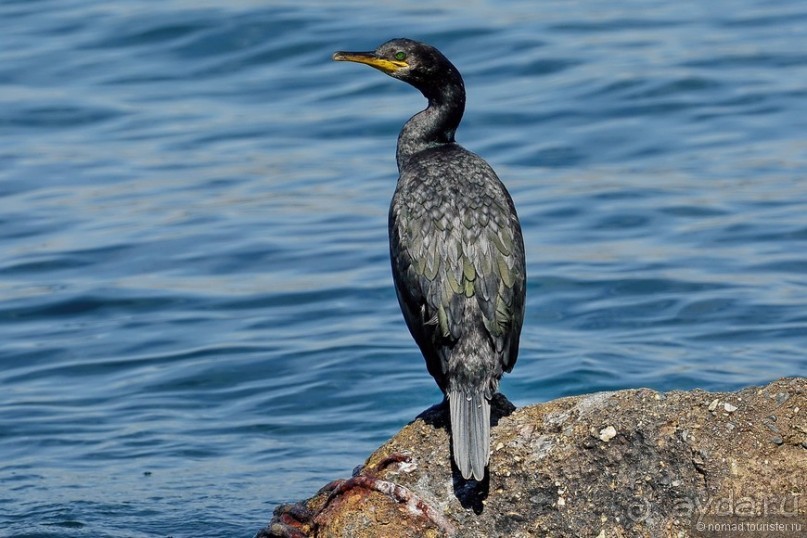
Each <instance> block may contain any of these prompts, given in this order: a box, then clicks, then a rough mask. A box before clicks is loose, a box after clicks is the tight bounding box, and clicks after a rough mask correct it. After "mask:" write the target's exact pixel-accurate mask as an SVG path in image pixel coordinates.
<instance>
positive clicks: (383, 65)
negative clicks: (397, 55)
mask: <svg viewBox="0 0 807 538" xmlns="http://www.w3.org/2000/svg"><path fill="white" fill-rule="evenodd" d="M333 60H334V61H335V62H356V63H360V64H367V65H369V66H371V67H375V68H376V69H378V70H379V71H383V72H384V73H386V74H388V75H391V74H392V73H395V72H396V71H398V70H399V69H403V68H405V67H409V64H408V63H406V62H402V61H398V60H388V59H386V58H379V57H378V56H376V54H375V52H342V51H339V52H334V53H333Z"/></svg>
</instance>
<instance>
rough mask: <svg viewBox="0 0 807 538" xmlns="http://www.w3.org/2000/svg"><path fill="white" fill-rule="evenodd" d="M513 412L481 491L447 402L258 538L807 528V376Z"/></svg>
mask: <svg viewBox="0 0 807 538" xmlns="http://www.w3.org/2000/svg"><path fill="white" fill-rule="evenodd" d="M728 400H731V401H735V402H742V405H740V406H737V407H735V406H733V405H732V406H731V407H733V408H734V409H732V410H731V411H729V409H728V408H727V407H726V406H724V410H725V411H726V412H727V413H731V415H730V417H731V422H728V424H731V425H732V428H728V427H727V420H728V416H729V415H724V414H716V413H714V411H715V410H716V409H717V405H718V404H714V406H712V405H711V403H710V402H715V401H722V402H727V401H728ZM507 404H509V402H507V401H506V399H504V398H503V397H501V396H500V395H497V398H496V401H495V402H494V406H493V413H492V421H493V424H494V425H493V427H492V428H491V435H492V443H491V446H492V447H494V450H492V452H491V459H490V467H489V476H488V477H487V478H486V479H485V480H484V481H483V482H475V481H464V480H463V479H462V478H461V476H460V475H459V472H458V471H457V470H456V469H455V468H453V466H452V464H451V459H450V453H449V438H448V433H447V425H448V417H447V412H446V410H445V408H444V407H443V406H435V407H434V408H431V409H429V410H427V411H426V412H424V413H423V414H422V415H421V416H420V417H418V419H416V420H415V421H413V422H412V423H410V424H409V425H407V426H406V427H404V428H403V429H402V430H401V431H400V432H399V433H398V434H397V435H396V436H395V437H393V438H392V439H391V440H389V441H388V442H387V443H385V444H384V445H383V446H381V447H380V448H379V449H378V450H376V452H374V453H373V454H372V455H371V456H370V457H369V459H368V460H367V462H366V464H365V465H364V466H363V467H361V468H360V469H359V470H358V471H357V473H356V474H355V475H354V477H352V478H350V479H347V480H342V481H335V482H332V483H331V484H328V485H327V486H325V487H324V488H323V489H322V490H320V491H319V492H318V493H317V494H316V495H314V496H313V497H311V498H310V499H308V500H306V501H302V502H300V503H296V504H291V505H284V506H281V507H278V508H277V509H276V510H275V513H274V517H273V519H272V521H271V522H270V524H269V526H267V527H266V528H265V529H263V530H262V531H261V532H260V533H259V534H258V537H260V538H267V537H271V536H287V537H289V536H290V537H305V536H312V537H313V536H316V537H343V536H344V537H351V538H361V537H370V536H373V537H374V536H385V537H389V538H396V537H420V536H427V537H428V536H433V537H438V536H460V537H489V536H512V537H528V536H608V537H611V536H624V537H629V536H647V537H656V536H663V537H666V536H675V537H679V536H680V537H687V536H704V535H705V534H703V533H702V532H700V529H702V527H700V525H702V524H704V522H706V523H709V522H711V523H715V522H717V523H728V524H732V523H734V524H736V523H737V521H738V518H739V519H740V521H741V522H748V521H760V520H757V519H753V520H749V519H748V518H749V517H757V516H762V515H763V514H764V515H765V517H766V518H767V519H766V521H768V522H770V521H776V522H780V523H781V522H784V523H787V522H793V521H799V522H800V523H801V524H802V525H807V502H805V501H804V499H800V497H799V496H804V494H805V493H807V449H806V448H807V421H805V417H804V416H803V414H802V413H801V412H800V410H801V409H805V408H807V380H805V379H804V378H786V379H781V380H778V381H775V382H773V383H771V384H770V385H768V386H766V387H763V388H758V387H754V388H747V389H744V390H742V391H739V392H737V393H721V394H709V393H706V392H703V391H700V390H695V391H691V392H680V391H674V392H669V393H666V394H664V395H661V397H658V393H654V392H653V391H649V390H647V389H641V390H624V391H619V392H609V393H598V394H590V395H583V396H574V397H569V398H561V399H559V400H554V401H551V402H547V403H544V404H537V405H532V406H528V407H524V408H521V409H518V410H513V408H512V407H509V406H508V405H507ZM727 405H730V404H727ZM772 416H775V417H776V418H775V419H774V420H775V428H776V431H777V434H776V438H775V441H774V442H771V428H770V424H771V423H772V422H773V421H772V419H771V417H772ZM617 432H618V435H617ZM592 434H593V435H592ZM612 434H613V435H612ZM598 437H599V438H600V439H598ZM603 437H607V441H606V439H603ZM780 439H781V443H779V440H780ZM742 518H745V519H742ZM776 518H778V519H776ZM788 518H789V519H788ZM794 535H795V533H794ZM715 536H716V535H715Z"/></svg>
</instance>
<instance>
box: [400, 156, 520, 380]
mask: <svg viewBox="0 0 807 538" xmlns="http://www.w3.org/2000/svg"><path fill="white" fill-rule="evenodd" d="M480 161H481V159H480ZM482 162H483V163H484V161H482ZM475 169H477V170H481V171H480V172H471V173H470V175H469V176H468V177H464V178H463V179H462V181H461V182H459V181H458V182H451V181H446V178H445V177H443V178H442V181H439V182H438V181H435V182H422V181H420V182H417V183H416V188H411V189H406V188H404V189H399V190H398V191H397V192H396V195H395V197H394V198H393V202H392V207H391V209H390V251H391V255H392V263H393V274H394V277H395V284H396V290H397V292H398V299H399V301H400V303H401V307H402V310H403V312H404V317H405V318H406V322H407V325H408V326H409V329H410V331H411V332H412V335H413V337H414V338H415V340H416V341H417V342H418V345H419V346H420V348H421V350H422V351H423V353H424V355H425V356H426V360H427V364H428V363H433V364H429V371H430V372H431V373H432V375H433V376H435V378H436V379H437V377H438V376H437V375H435V372H434V371H433V370H437V369H439V370H441V371H442V373H445V369H446V368H447V364H445V361H446V356H445V355H444V354H443V353H441V352H440V351H441V349H443V348H445V347H451V346H453V344H454V343H455V342H456V341H457V340H458V339H459V338H460V337H461V336H462V331H463V329H464V325H463V323H464V314H465V308H466V302H467V300H469V299H472V298H475V299H476V304H477V305H478V307H479V310H480V312H481V315H482V322H483V324H484V327H485V329H486V331H487V333H488V335H489V337H490V339H491V342H492V344H493V347H494V348H495V350H496V352H497V355H498V356H499V363H500V364H501V367H502V369H503V370H505V371H510V370H511V369H512V367H513V366H514V364H515V360H516V357H517V354H518V342H519V334H520V331H521V323H522V320H523V316H524V288H525V269H524V245H523V240H522V236H521V229H520V227H519V224H518V219H517V217H516V213H515V209H514V207H513V203H512V201H511V200H510V197H509V195H508V194H507V192H506V190H505V189H504V187H503V186H502V185H501V183H500V182H499V181H498V179H497V178H496V177H495V174H494V173H493V171H492V170H491V169H490V168H489V167H487V166H486V165H485V166H484V167H483V168H480V167H478V166H477V167H475ZM477 173H478V174H479V177H476V174H477ZM491 175H492V177H493V180H491V179H490V178H491ZM403 179H404V180H405V179H406V178H403ZM399 184H400V183H399ZM404 184H405V181H404ZM459 190H462V192H459ZM430 354H431V355H432V356H430ZM499 374H500V372H499ZM438 383H440V380H439V379H438Z"/></svg>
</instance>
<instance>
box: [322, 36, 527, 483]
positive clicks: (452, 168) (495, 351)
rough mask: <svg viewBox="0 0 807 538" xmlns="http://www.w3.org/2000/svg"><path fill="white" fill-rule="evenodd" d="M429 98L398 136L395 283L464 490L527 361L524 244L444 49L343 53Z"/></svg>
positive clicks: (407, 45)
mask: <svg viewBox="0 0 807 538" xmlns="http://www.w3.org/2000/svg"><path fill="white" fill-rule="evenodd" d="M333 60H335V61H347V62H357V63H360V64H366V65H369V66H371V67H374V68H376V69H378V70H379V71H381V72H383V73H385V74H387V75H389V76H391V77H393V78H396V79H398V80H401V81H403V82H406V83H408V84H410V85H411V86H413V87H415V88H416V89H418V90H420V92H421V93H422V94H423V96H424V97H425V98H426V100H427V103H428V104H427V106H426V108H425V109H424V110H422V111H420V112H418V113H417V114H415V115H414V116H412V117H411V118H410V119H409V120H408V121H407V122H406V123H405V124H404V126H403V129H402V130H401V132H400V135H399V136H398V143H397V150H396V161H397V165H398V172H399V177H398V182H397V185H396V188H395V193H394V195H393V198H392V202H391V204H390V210H389V239H390V259H391V262H392V275H393V280H394V283H395V290H396V295H397V297H398V302H399V305H400V307H401V311H402V313H403V317H404V320H405V321H406V325H407V327H408V328H409V331H410V333H411V335H412V337H413V338H414V340H415V342H416V343H417V345H418V347H419V348H420V351H421V353H422V354H423V357H424V358H425V361H426V367H427V369H428V371H429V373H430V374H431V375H432V377H434V380H435V381H436V382H437V385H438V386H439V387H440V389H441V390H442V392H443V394H444V396H445V398H446V399H447V400H448V406H449V412H450V417H449V418H450V431H451V448H452V452H453V459H454V463H455V465H456V468H457V469H458V470H459V471H460V473H461V474H462V477H463V479H465V480H470V479H473V480H476V481H482V480H484V478H485V476H486V473H487V472H488V464H489V461H490V411H491V398H492V397H493V395H494V394H495V393H496V391H497V390H498V386H499V381H500V379H501V377H502V375H503V373H505V372H510V371H511V370H512V369H513V366H515V363H516V359H517V357H518V347H519V339H520V335H521V327H522V323H523V320H524V304H525V296H526V281H527V276H526V266H525V256H524V239H523V235H522V231H521V225H520V222H519V219H518V215H517V213H516V208H515V205H514V204H513V200H512V198H511V196H510V193H509V192H508V191H507V189H506V188H505V186H504V184H503V183H502V182H501V180H500V179H499V178H498V176H497V175H496V173H495V172H494V171H493V168H491V166H490V165H489V164H488V163H487V162H486V161H485V160H484V159H482V158H481V157H480V156H478V155H476V154H475V153H472V152H471V151H468V150H467V149H465V148H464V147H462V146H461V145H459V144H458V143H457V142H456V141H455V132H456V130H457V127H459V124H460V121H461V120H462V116H463V114H464V112H465V83H464V81H463V78H462V76H461V75H460V72H459V71H458V70H457V68H456V67H455V66H454V65H453V64H452V63H451V62H450V61H449V60H448V59H447V58H446V57H445V56H444V55H443V54H442V53H441V52H440V51H439V50H438V49H436V48H435V47H433V46H431V45H428V44H425V43H421V42H418V41H414V40H411V39H405V38H399V39H393V40H390V41H387V42H386V43H383V44H382V45H380V46H378V47H377V48H376V49H375V50H373V51H370V52H345V51H339V52H336V53H334V54H333Z"/></svg>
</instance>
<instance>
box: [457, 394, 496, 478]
mask: <svg viewBox="0 0 807 538" xmlns="http://www.w3.org/2000/svg"><path fill="white" fill-rule="evenodd" d="M448 404H449V407H450V408H451V443H452V445H453V447H454V462H455V463H456V464H457V467H458V468H459V470H460V472H461V473H462V477H463V478H465V479H466V480H467V479H470V478H471V476H472V475H473V478H474V480H482V479H483V478H484V477H485V467H487V465H488V460H489V459H490V402H488V400H487V398H485V394H484V391H480V390H475V391H472V392H464V391H458V390H452V391H450V392H449V395H448Z"/></svg>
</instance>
